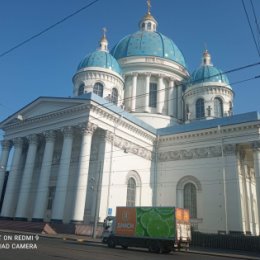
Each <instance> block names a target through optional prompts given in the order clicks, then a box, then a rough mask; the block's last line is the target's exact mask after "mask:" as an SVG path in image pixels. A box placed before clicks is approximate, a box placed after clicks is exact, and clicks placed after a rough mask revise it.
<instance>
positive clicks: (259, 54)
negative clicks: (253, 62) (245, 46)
mask: <svg viewBox="0 0 260 260" xmlns="http://www.w3.org/2000/svg"><path fill="white" fill-rule="evenodd" d="M242 5H243V8H244V11H245V14H246V18H247V22H248V25H249V27H250V31H251V34H252V37H253V41H254V43H255V46H256V50H257V52H258V56H259V57H260V50H259V47H258V44H257V41H256V38H255V34H254V31H253V28H252V25H251V22H250V19H249V15H248V12H247V10H246V6H245V2H244V0H242Z"/></svg>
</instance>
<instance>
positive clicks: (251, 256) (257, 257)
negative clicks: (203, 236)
mask: <svg viewBox="0 0 260 260" xmlns="http://www.w3.org/2000/svg"><path fill="white" fill-rule="evenodd" d="M2 233H6V234H8V233H12V234H19V235H34V236H35V235H38V236H39V237H44V238H50V239H62V240H68V241H75V242H78V243H100V244H101V239H100V238H92V237H89V236H80V235H73V234H55V235H49V234H41V233H40V234H37V233H31V232H24V231H14V230H4V229H1V230H0V234H2ZM188 253H190V254H201V255H209V256H219V257H228V258H233V259H245V260H246V259H248V260H260V252H259V253H257V252H247V251H232V250H225V249H214V248H203V247H190V249H189V251H188Z"/></svg>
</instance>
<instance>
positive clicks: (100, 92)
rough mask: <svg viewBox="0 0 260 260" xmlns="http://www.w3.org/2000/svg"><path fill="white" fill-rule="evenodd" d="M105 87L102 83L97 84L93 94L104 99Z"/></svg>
mask: <svg viewBox="0 0 260 260" xmlns="http://www.w3.org/2000/svg"><path fill="white" fill-rule="evenodd" d="M103 89H104V86H103V85H102V84H101V83H96V84H95V85H94V88H93V93H95V94H97V95H98V96H100V97H103Z"/></svg>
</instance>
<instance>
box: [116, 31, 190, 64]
mask: <svg viewBox="0 0 260 260" xmlns="http://www.w3.org/2000/svg"><path fill="white" fill-rule="evenodd" d="M111 54H112V55H113V56H114V57H115V58H116V59H117V60H118V59H121V58H125V57H131V56H157V57H161V58H164V59H168V60H172V61H175V62H177V63H179V64H180V65H182V66H183V67H186V63H185V59H184V57H183V55H182V53H181V51H180V50H179V48H178V47H177V46H176V45H175V44H174V42H173V41H172V40H171V39H169V38H168V37H166V36H164V35H163V34H161V33H159V32H155V31H138V32H136V33H134V34H132V35H128V36H126V37H125V38H123V39H122V40H121V41H119V42H118V44H117V45H116V46H114V48H113V49H112V51H111Z"/></svg>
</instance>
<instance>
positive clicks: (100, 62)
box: [77, 50, 122, 75]
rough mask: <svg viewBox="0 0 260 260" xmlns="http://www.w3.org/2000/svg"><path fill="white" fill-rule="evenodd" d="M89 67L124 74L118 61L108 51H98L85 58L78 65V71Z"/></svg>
mask: <svg viewBox="0 0 260 260" xmlns="http://www.w3.org/2000/svg"><path fill="white" fill-rule="evenodd" d="M88 67H99V68H104V69H109V70H112V71H114V72H116V73H118V74H120V75H121V74H122V70H121V67H120V65H119V64H118V62H117V61H116V59H115V58H114V57H113V56H112V55H111V54H110V53H108V52H107V51H102V50H97V51H94V52H92V53H91V54H90V55H88V56H87V57H85V58H84V59H83V60H82V61H81V62H80V63H79V65H78V68H77V70H81V69H84V68H88Z"/></svg>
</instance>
